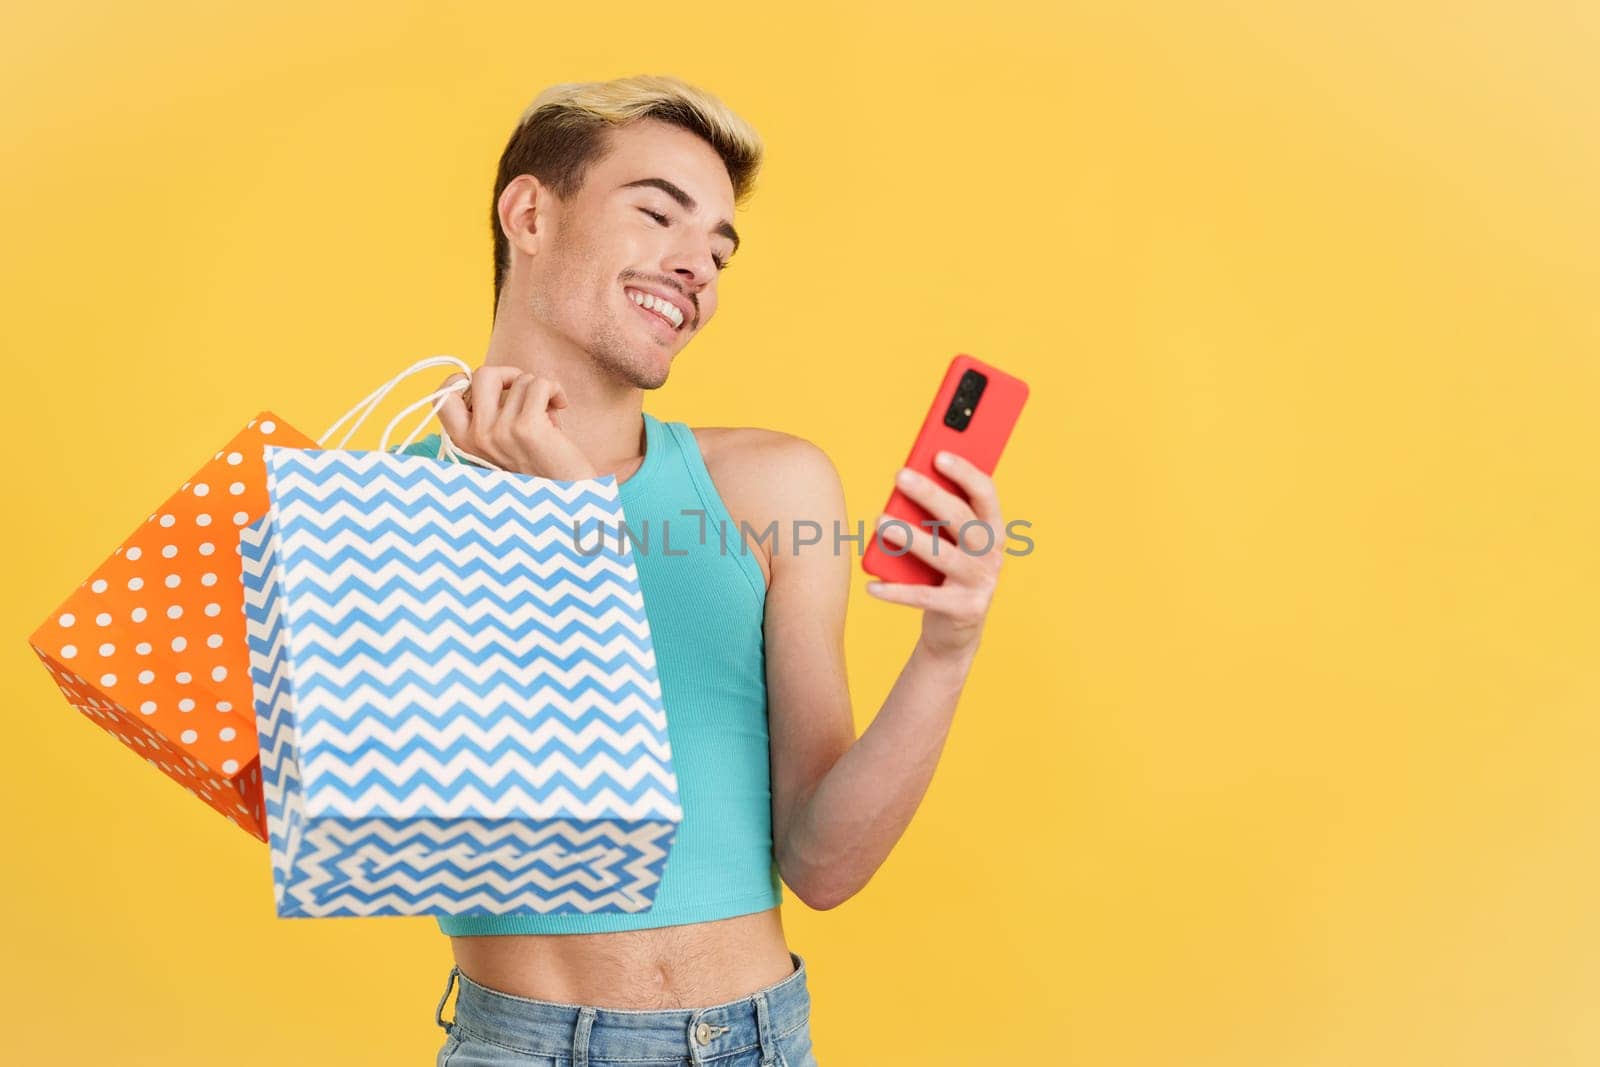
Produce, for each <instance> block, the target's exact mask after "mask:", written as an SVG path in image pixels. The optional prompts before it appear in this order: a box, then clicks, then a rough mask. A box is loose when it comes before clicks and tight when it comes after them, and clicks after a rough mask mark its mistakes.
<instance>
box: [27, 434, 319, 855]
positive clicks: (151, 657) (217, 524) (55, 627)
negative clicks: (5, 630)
mask: <svg viewBox="0 0 1600 1067" xmlns="http://www.w3.org/2000/svg"><path fill="white" fill-rule="evenodd" d="M267 442H277V443H280V444H284V445H290V446H296V447H305V446H309V445H311V444H312V441H311V439H310V438H308V437H306V436H305V435H304V434H302V433H300V432H299V431H298V430H296V429H295V428H294V427H292V426H290V425H289V424H288V423H287V422H285V421H284V420H283V419H281V418H279V417H278V416H277V415H275V414H273V413H272V412H270V411H263V412H261V413H260V414H258V415H257V416H256V417H255V418H253V419H251V420H250V421H249V423H247V424H246V425H245V427H244V428H243V429H241V430H240V431H239V432H238V433H237V434H235V435H234V436H233V438H232V439H231V440H229V441H228V443H227V444H225V445H224V446H223V447H222V448H221V449H220V450H219V451H217V452H216V453H215V454H214V455H213V456H212V457H211V459H210V460H209V461H207V462H206V463H205V464H204V465H203V466H202V467H201V468H200V469H199V470H197V471H196V472H195V473H194V475H193V476H191V477H190V479H189V480H188V481H186V482H184V483H183V485H182V486H181V487H180V488H179V489H178V490H177V491H176V492H175V493H173V494H172V495H171V496H170V497H168V498H167V499H166V501H164V502H163V503H162V504H161V506H160V507H159V508H157V509H156V510H155V511H153V512H151V513H150V516H149V517H148V518H147V519H145V521H144V522H142V523H140V525H139V526H138V527H137V528H136V529H134V530H133V532H132V533H130V534H129V535H128V536H127V537H125V538H123V540H122V543H121V544H119V545H118V546H117V547H116V550H115V551H113V552H112V553H111V555H110V556H108V557H107V558H106V560H105V562H103V563H101V564H100V566H98V567H96V568H95V569H94V571H93V572H92V573H91V574H90V575H89V576H88V577H87V578H85V579H84V580H83V581H82V582H80V583H78V588H77V589H76V590H74V591H73V592H72V593H71V595H69V596H68V597H67V598H66V599H65V600H64V601H62V603H61V604H60V606H59V607H57V608H56V610H55V611H53V612H52V613H51V614H50V616H49V618H47V619H46V620H45V621H44V622H43V623H41V624H40V625H39V626H38V627H37V628H36V629H35V630H34V631H33V633H32V634H31V635H30V636H29V638H28V644H29V646H30V647H31V648H32V649H33V652H34V654H35V655H36V656H38V658H39V659H40V661H42V662H43V664H44V666H45V669H46V670H48V671H49V672H50V676H51V678H52V679H54V681H55V683H56V686H57V687H58V688H59V689H60V690H61V692H62V694H63V695H64V696H65V697H66V698H67V702H68V703H70V704H71V705H72V706H73V707H75V708H77V709H78V710H79V711H80V712H82V713H83V714H84V715H85V716H87V717H88V718H89V720H90V721H92V722H94V723H95V724H96V725H97V726H99V727H101V728H102V729H104V730H106V731H107V732H109V733H110V734H111V735H112V736H113V737H115V738H117V739H118V740H119V741H121V742H122V743H123V744H124V745H127V746H128V747H129V748H131V749H132V750H133V751H135V752H137V753H138V754H139V755H141V756H143V757H144V758H145V759H146V760H148V761H149V762H150V763H151V764H153V765H154V766H155V767H156V768H157V769H158V770H160V771H162V772H163V773H164V774H166V775H167V776H168V777H170V778H172V779H173V780H174V781H176V782H178V783H179V784H180V785H183V786H184V787H186V788H187V789H188V790H189V791H190V792H191V793H193V794H194V795H195V796H198V797H199V798H200V799H201V800H203V801H205V802H206V803H207V804H209V805H210V806H211V807H212V808H214V809H216V810H217V811H219V812H221V813H222V814H223V815H226V816H227V817H228V818H229V819H230V820H232V821H233V822H234V823H235V824H237V825H238V826H241V827H243V828H244V829H245V830H246V831H248V832H249V833H251V834H253V835H255V836H256V837H258V838H261V839H262V840H266V838H267V830H266V820H265V817H264V813H263V810H262V797H261V774H260V768H259V766H258V759H257V749H256V724H255V715H254V713H253V710H252V693H251V682H250V656H249V650H248V648H247V647H246V645H245V633H244V619H243V613H244V597H243V589H242V587H241V584H240V580H239V544H238V540H239V535H238V533H237V530H238V529H239V528H240V527H242V526H243V525H244V524H245V523H247V522H249V521H251V520H254V519H256V518H258V517H259V516H260V515H261V514H262V512H264V511H265V510H266V504H267V488H266V470H265V468H264V467H263V466H262V455H261V453H262V448H263V446H264V445H265V444H266V443H267Z"/></svg>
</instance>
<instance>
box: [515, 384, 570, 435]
mask: <svg viewBox="0 0 1600 1067" xmlns="http://www.w3.org/2000/svg"><path fill="white" fill-rule="evenodd" d="M560 388H561V386H559V385H557V384H556V383H555V382H554V381H552V380H551V379H549V378H534V379H533V384H532V385H530V386H529V387H528V395H527V397H526V398H525V399H524V400H523V406H522V418H523V419H525V420H526V421H527V425H528V426H529V427H530V428H535V427H538V426H540V425H542V423H543V418H544V416H546V415H547V413H548V411H549V408H550V397H551V394H552V393H554V392H555V391H556V390H557V389H560Z"/></svg>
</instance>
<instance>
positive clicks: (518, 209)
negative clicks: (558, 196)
mask: <svg viewBox="0 0 1600 1067" xmlns="http://www.w3.org/2000/svg"><path fill="white" fill-rule="evenodd" d="M554 203H555V197H553V196H552V195H551V194H550V190H549V189H548V188H546V187H545V186H544V185H542V184H540V182H539V179H538V178H535V177H534V176H533V175H532V174H519V175H517V176H516V177H515V178H512V179H511V180H510V181H509V182H507V183H506V187H505V188H504V189H503V190H501V192H500V201H499V203H498V204H496V205H495V208H496V211H497V212H498V213H499V216H500V230H501V232H502V233H504V234H505V236H506V242H507V243H508V244H509V245H510V246H511V247H512V248H513V249H516V250H517V251H519V252H521V253H523V254H524V255H528V256H533V255H537V254H538V252H539V242H540V239H541V238H543V237H544V235H545V233H546V232H547V231H548V229H549V227H550V208H551V205H553V204H554Z"/></svg>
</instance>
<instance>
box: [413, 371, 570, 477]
mask: <svg viewBox="0 0 1600 1067" xmlns="http://www.w3.org/2000/svg"><path fill="white" fill-rule="evenodd" d="M465 377H466V376H465V375H463V374H461V373H459V372H457V373H455V374H452V375H450V377H448V378H446V379H445V380H444V382H443V383H442V385H441V388H443V387H444V386H448V385H450V384H452V383H455V382H460V381H461V380H462V379H463V378H465ZM471 378H472V381H471V383H470V384H469V385H468V387H467V389H466V391H465V392H464V393H454V394H452V395H450V396H448V397H446V398H445V401H444V403H443V404H442V405H441V406H440V408H439V423H440V424H441V425H442V426H443V427H444V429H445V432H446V433H448V434H449V435H450V439H451V440H452V441H453V442H455V444H456V445H457V446H459V447H460V448H461V449H462V450H463V451H465V452H467V453H470V454H472V455H475V456H481V457H482V458H484V459H486V460H489V461H490V462H491V463H493V464H495V465H496V466H498V467H500V468H502V469H503V470H508V471H516V472H517V473H519V474H532V475H536V476H537V477H540V478H555V479H557V480H560V481H574V480H577V479H580V478H593V477H596V476H597V474H598V472H597V471H596V470H595V467H594V464H593V463H591V462H590V461H589V457H588V456H585V455H584V454H583V452H582V451H581V450H580V449H579V448H578V446H577V445H575V444H573V442H572V440H571V439H570V438H569V437H567V435H566V434H565V433H564V432H563V431H562V429H561V422H560V417H559V416H558V415H557V412H558V411H560V409H562V408H565V407H566V406H567V394H566V391H565V390H564V389H562V388H561V385H560V383H558V382H556V381H555V380H553V379H551V378H545V377H541V376H539V375H536V374H532V373H530V372H528V371H525V370H522V369H521V368H518V367H506V366H498V365H496V366H483V367H479V368H478V369H477V370H475V371H474V372H473V373H472V376H471Z"/></svg>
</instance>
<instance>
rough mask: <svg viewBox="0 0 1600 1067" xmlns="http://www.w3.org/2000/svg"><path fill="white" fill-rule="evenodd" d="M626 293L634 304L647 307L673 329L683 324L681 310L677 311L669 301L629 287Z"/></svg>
mask: <svg viewBox="0 0 1600 1067" xmlns="http://www.w3.org/2000/svg"><path fill="white" fill-rule="evenodd" d="M628 295H629V296H631V297H632V298H633V302H634V303H635V304H638V305H639V306H640V307H642V308H649V309H650V310H651V311H654V312H656V313H657V314H659V315H660V316H661V317H662V318H664V319H666V320H667V321H668V322H670V323H672V327H673V329H677V328H678V327H679V326H682V325H683V312H681V311H679V310H678V308H677V306H676V305H674V304H672V303H671V302H669V301H666V300H663V299H661V298H660V297H659V296H651V295H650V294H648V293H641V292H639V290H637V289H629V290H628Z"/></svg>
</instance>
